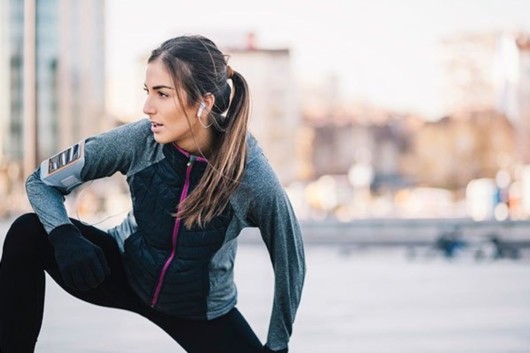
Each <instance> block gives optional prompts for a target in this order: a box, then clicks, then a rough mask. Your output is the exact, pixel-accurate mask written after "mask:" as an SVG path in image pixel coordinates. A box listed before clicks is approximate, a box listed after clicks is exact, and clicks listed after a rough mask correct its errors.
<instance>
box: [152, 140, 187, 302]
mask: <svg viewBox="0 0 530 353" xmlns="http://www.w3.org/2000/svg"><path fill="white" fill-rule="evenodd" d="M175 146H176V145H175ZM177 148H179V147H178V146H177ZM179 150H181V149H180V148H179ZM181 151H183V150H181ZM186 155H187V156H188V157H189V158H190V160H189V162H188V165H187V167H186V179H185V181H184V187H183V188H182V193H181V194H180V202H179V205H180V204H181V203H182V202H183V201H184V199H185V198H186V197H187V196H188V191H189V189H190V176H191V169H192V168H193V162H194V161H195V159H196V157H195V156H191V155H189V153H186ZM177 212H178V208H177ZM181 221H182V219H181V218H180V217H177V219H176V220H175V226H174V227H173V237H172V248H171V254H170V255H169V257H168V258H167V260H166V262H165V263H164V267H162V271H160V276H159V277H158V282H157V285H156V289H155V293H154V294H153V299H152V300H151V307H153V308H154V307H155V305H156V304H157V302H158V297H159V295H160V291H161V290H162V284H163V283H164V278H165V277H166V272H167V269H168V268H169V265H171V262H172V261H173V259H174V258H175V253H176V251H177V239H178V236H179V233H180V224H181Z"/></svg>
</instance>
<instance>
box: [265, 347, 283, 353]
mask: <svg viewBox="0 0 530 353" xmlns="http://www.w3.org/2000/svg"><path fill="white" fill-rule="evenodd" d="M287 352H288V349H287V348H284V349H281V350H279V351H273V350H272V349H270V348H269V347H267V346H263V353H287Z"/></svg>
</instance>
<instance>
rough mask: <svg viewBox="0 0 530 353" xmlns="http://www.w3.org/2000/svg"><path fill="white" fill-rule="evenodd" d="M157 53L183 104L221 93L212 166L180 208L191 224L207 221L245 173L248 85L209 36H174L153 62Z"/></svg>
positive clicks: (213, 115) (212, 116) (212, 119)
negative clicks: (230, 65) (183, 93)
mask: <svg viewBox="0 0 530 353" xmlns="http://www.w3.org/2000/svg"><path fill="white" fill-rule="evenodd" d="M157 59H160V60H162V62H163V63H164V65H165V67H166V69H167V70H168V72H169V73H170V74H171V76H172V79H173V83H174V85H175V88H177V90H176V91H177V97H178V100H179V102H180V103H181V106H187V105H193V104H196V103H198V102H199V101H201V100H202V97H204V96H205V95H206V94H213V95H214V97H215V103H214V106H213V107H212V109H211V110H210V111H209V112H208V124H210V123H211V126H212V127H213V128H214V130H215V133H214V136H215V137H214V140H213V141H212V146H211V152H210V154H209V156H208V166H207V167H206V171H205V173H204V175H203V176H202V178H201V179H200V181H199V183H198V185H197V186H196V187H195V189H194V190H193V192H192V193H191V194H190V195H189V196H188V197H187V198H186V199H185V200H184V201H183V202H182V204H180V205H179V211H178V214H177V216H178V217H181V218H182V219H183V220H184V222H185V224H186V226H187V227H188V228H191V227H192V226H199V227H202V226H204V224H205V223H207V222H209V221H210V220H211V219H212V218H213V217H215V216H217V215H219V214H221V213H222V212H223V210H224V209H225V208H226V206H227V205H228V202H229V199H230V195H231V194H232V193H233V192H234V191H235V190H236V188H237V187H238V186H239V184H240V182H241V179H242V178H243V173H244V170H245V161H246V153H247V151H246V136H247V122H248V118H249V115H250V97H249V90H248V85H247V82H246V80H245V79H244V77H243V76H242V75H241V74H239V73H238V72H236V71H233V70H232V69H231V68H230V67H229V66H228V65H227V60H228V57H227V56H226V55H224V54H223V53H222V52H221V51H220V50H219V49H218V48H217V46H216V45H215V44H214V43H213V42H212V41H211V40H209V39H208V38H205V37H203V36H198V35H188V36H180V37H176V38H172V39H169V40H167V41H165V42H164V43H162V45H161V46H160V47H159V48H157V49H155V50H153V51H152V53H151V56H150V57H149V59H148V63H151V62H153V61H155V60H157ZM229 80H231V81H232V85H230V84H229ZM181 90H182V91H183V92H185V93H186V97H187V101H186V102H184V100H183V98H182V95H181V94H178V92H180V91H181ZM183 103H184V104H183ZM188 123H189V117H188ZM190 127H191V125H190ZM201 153H202V152H201Z"/></svg>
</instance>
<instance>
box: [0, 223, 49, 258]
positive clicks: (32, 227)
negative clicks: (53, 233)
mask: <svg viewBox="0 0 530 353" xmlns="http://www.w3.org/2000/svg"><path fill="white" fill-rule="evenodd" d="M46 235H47V234H46V231H45V230H44V227H43V225H42V223H41V222H40V220H39V218H38V217H37V215H36V214H34V213H26V214H24V215H22V216H20V217H18V218H17V219H16V220H15V221H14V222H13V223H12V224H11V227H10V228H9V230H8V231H7V234H6V237H5V240H4V247H3V253H4V254H8V253H12V252H17V253H20V252H24V253H28V252H33V251H35V249H38V248H40V247H42V246H49V243H48V240H47V238H46Z"/></svg>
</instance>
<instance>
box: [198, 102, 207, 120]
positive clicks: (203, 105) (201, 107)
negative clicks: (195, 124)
mask: <svg viewBox="0 0 530 353" xmlns="http://www.w3.org/2000/svg"><path fill="white" fill-rule="evenodd" d="M204 109H206V104H204V102H201V104H199V109H198V110H197V118H199V119H200V118H201V117H202V113H203V112H204Z"/></svg>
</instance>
